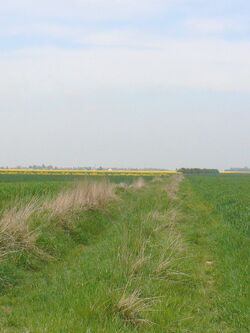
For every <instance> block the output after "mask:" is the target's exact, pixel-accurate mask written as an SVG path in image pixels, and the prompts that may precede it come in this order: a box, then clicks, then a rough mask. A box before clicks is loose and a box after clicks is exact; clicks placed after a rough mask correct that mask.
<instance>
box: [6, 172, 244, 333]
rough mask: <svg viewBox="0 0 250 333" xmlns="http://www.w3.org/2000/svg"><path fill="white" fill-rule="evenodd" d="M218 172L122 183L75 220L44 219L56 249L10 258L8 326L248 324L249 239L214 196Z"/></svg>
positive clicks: (217, 327)
mask: <svg viewBox="0 0 250 333" xmlns="http://www.w3.org/2000/svg"><path fill="white" fill-rule="evenodd" d="M219 177H221V176H219ZM219 177H217V176H216V177H204V176H202V177H200V178H199V177H191V178H189V177H188V178H186V179H185V180H184V181H182V179H181V178H178V176H177V178H176V176H171V177H169V178H164V179H156V180H155V181H147V182H146V184H145V183H144V182H142V181H141V182H139V183H137V184H136V185H135V186H128V185H126V184H125V183H123V184H122V185H121V186H118V187H117V189H116V192H117V199H116V200H115V201H111V202H109V203H108V204H106V205H105V207H103V208H93V209H88V210H82V211H78V212H75V213H73V214H71V215H70V219H71V223H66V224H65V223H63V224H62V223H59V221H60V219H59V217H56V218H55V221H54V222H58V223H46V219H45V217H46V216H42V217H40V219H41V220H40V221H38V220H36V223H38V224H39V225H40V226H43V228H42V230H41V237H40V238H39V239H38V241H39V248H42V249H43V250H44V251H45V252H46V253H49V254H50V256H51V257H50V258H49V257H48V258H43V259H41V258H37V257H36V256H32V255H30V256H29V255H28V254H27V253H22V255H21V256H20V257H16V256H15V257H14V259H15V261H13V258H12V261H11V260H10V259H11V258H9V259H8V260H6V261H5V263H2V265H1V267H2V274H3V275H2V276H5V277H6V276H8V279H9V284H10V285H9V287H8V286H6V285H5V286H4V285H3V289H2V296H1V297H0V307H1V315H0V328H1V331H3V332H88V333H91V332H103V333H109V332H145V333H150V332H156V333H157V332H159V333H162V332H173V333H175V332H180V333H182V332H197V333H198V332H199V333H200V332H223V333H224V332H248V331H247V329H248V324H249V323H248V320H249V316H248V312H247V311H248V309H249V301H248V299H249V298H248V295H247V290H248V289H247V281H248V280H247V278H248V276H249V267H248V263H247V259H249V257H248V254H249V252H248V249H249V239H248V238H247V237H246V236H245V234H244V232H243V229H244V230H245V227H244V228H243V229H242V228H241V227H239V228H237V227H234V226H235V225H236V224H237V223H232V222H230V223H228V224H227V219H228V216H227V215H226V214H227V213H226V210H224V208H223V209H222V208H221V209H219V208H218V206H217V202H218V200H217V199H216V200H214V199H213V196H214V192H213V191H217V190H218V188H217V187H216V182H215V183H211V182H210V181H212V180H213V179H216V180H217V181H218V179H221V178H219ZM223 179H226V180H227V181H228V182H229V184H228V185H227V186H226V185H225V186H226V189H225V190H224V192H223V193H224V196H225V197H226V195H227V193H228V188H229V187H230V186H231V187H234V186H236V184H235V183H232V182H230V181H229V180H228V179H229V178H227V176H225V178H223ZM230 179H231V178H230ZM222 181H223V180H222ZM31 184H32V182H31ZM248 184H249V183H248ZM179 186H180V190H179V192H178V187H179ZM245 186H246V182H244V183H241V185H240V187H241V188H242V187H244V188H245V191H246V192H245V196H246V195H247V194H246V193H247V190H246V187H245ZM59 188H61V185H60V186H58V187H56V189H55V191H58V190H59ZM209 193H210V194H209ZM240 193H241V190H239V193H238V195H240ZM236 197H237V196H236ZM236 197H235V200H236ZM226 200H227V199H226V198H225V201H226ZM222 206H223V205H222ZM246 214H247V213H246ZM236 217H237V214H236ZM60 218H61V217H60ZM56 219H59V220H56ZM242 219H243V220H244V221H245V217H242ZM232 221H233V219H232ZM17 272H19V273H18V274H19V275H18V274H17ZM13 284H16V287H13Z"/></svg>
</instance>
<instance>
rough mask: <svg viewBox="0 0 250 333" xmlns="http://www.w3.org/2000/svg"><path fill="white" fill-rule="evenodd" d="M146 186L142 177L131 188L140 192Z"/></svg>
mask: <svg viewBox="0 0 250 333" xmlns="http://www.w3.org/2000/svg"><path fill="white" fill-rule="evenodd" d="M145 185H146V182H145V180H144V179H143V178H142V177H140V178H138V179H136V180H135V181H134V182H133V184H132V185H131V186H132V188H133V189H135V190H140V189H141V188H143V187H144V186H145Z"/></svg>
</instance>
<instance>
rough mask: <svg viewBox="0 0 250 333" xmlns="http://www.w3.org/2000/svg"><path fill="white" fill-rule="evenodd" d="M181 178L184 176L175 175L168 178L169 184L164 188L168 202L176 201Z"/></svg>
mask: <svg viewBox="0 0 250 333" xmlns="http://www.w3.org/2000/svg"><path fill="white" fill-rule="evenodd" d="M183 178H184V176H183V175H182V174H177V175H174V176H171V177H170V179H169V182H168V183H167V185H166V187H165V190H166V191H167V194H168V197H169V199H170V200H176V198H177V193H178V191H179V186H180V183H181V182H182V180H183Z"/></svg>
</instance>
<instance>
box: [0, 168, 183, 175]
mask: <svg viewBox="0 0 250 333" xmlns="http://www.w3.org/2000/svg"><path fill="white" fill-rule="evenodd" d="M176 173H177V172H176V171H175V170H133V169H131V170H129V169H127V170H117V169H114V170H111V169H109V170H99V169H97V170H92V169H91V170H81V169H79V170H76V169H68V170H67V169H52V170H44V169H0V174H10V175H15V174H22V175H25V174H26V175H32V174H37V175H73V176H74V175H75V176H164V175H170V174H176Z"/></svg>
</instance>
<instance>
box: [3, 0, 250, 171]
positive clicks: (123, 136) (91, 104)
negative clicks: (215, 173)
mask: <svg viewBox="0 0 250 333" xmlns="http://www.w3.org/2000/svg"><path fill="white" fill-rule="evenodd" d="M0 93H1V96H0V166H7V165H9V166H15V165H29V164H42V163H45V164H53V165H58V166H89V165H90V166H100V165H102V166H104V167H106V166H111V167H112V166H115V167H163V168H176V167H181V166H186V167H192V166H198V167H218V168H227V167H230V166H245V165H248V166H250V1H248V0H234V1H233V0H231V1H230V0H219V1H218V0H209V1H208V0H164V1H163V0H136V1H135V0H120V1H118V0H113V1H111V0H70V1H69V0H67V1H66V0H60V1H59V0H52V1H51V0H50V1H48V0H43V1H40V0H37V1H34V0H8V1H5V2H2V4H1V6H0Z"/></svg>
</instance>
